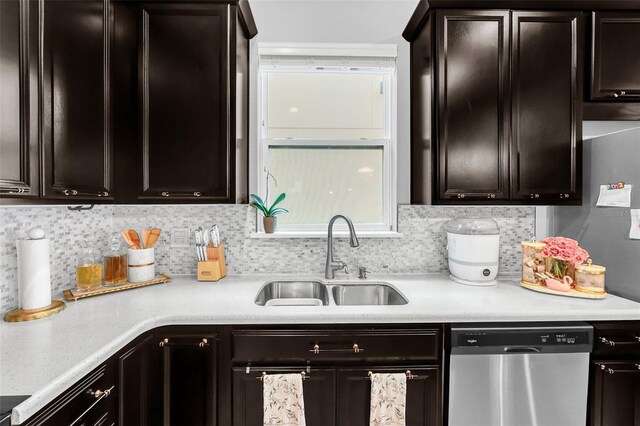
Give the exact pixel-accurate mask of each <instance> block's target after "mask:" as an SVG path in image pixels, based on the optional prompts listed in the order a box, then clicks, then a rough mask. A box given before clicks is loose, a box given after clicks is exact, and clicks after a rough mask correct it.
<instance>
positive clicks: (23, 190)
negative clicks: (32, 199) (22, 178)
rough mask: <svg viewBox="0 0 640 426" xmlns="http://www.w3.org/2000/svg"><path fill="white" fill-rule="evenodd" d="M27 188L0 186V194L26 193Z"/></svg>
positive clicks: (27, 191)
mask: <svg viewBox="0 0 640 426" xmlns="http://www.w3.org/2000/svg"><path fill="white" fill-rule="evenodd" d="M29 192H30V190H29V188H18V187H15V188H0V194H28V193H29Z"/></svg>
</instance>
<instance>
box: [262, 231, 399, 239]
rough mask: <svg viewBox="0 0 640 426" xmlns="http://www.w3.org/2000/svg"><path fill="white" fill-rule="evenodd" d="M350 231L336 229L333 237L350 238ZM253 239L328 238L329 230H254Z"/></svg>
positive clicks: (374, 234) (388, 234) (382, 234)
mask: <svg viewBox="0 0 640 426" xmlns="http://www.w3.org/2000/svg"><path fill="white" fill-rule="evenodd" d="M357 235H358V238H402V237H404V235H403V234H401V233H400V232H396V231H361V232H358V233H357ZM348 237H349V232H347V231H334V232H333V238H348ZM250 238H251V239H265V240H269V239H297V238H312V239H314V238H315V239H324V240H326V239H327V231H303V232H287V231H276V232H275V233H273V234H267V233H265V232H252V233H251V235H250Z"/></svg>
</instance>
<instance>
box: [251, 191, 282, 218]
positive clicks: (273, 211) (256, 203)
mask: <svg viewBox="0 0 640 426" xmlns="http://www.w3.org/2000/svg"><path fill="white" fill-rule="evenodd" d="M285 197H286V194H285V193H284V192H283V193H281V194H280V195H278V198H276V200H275V201H274V202H273V204H271V207H267V206H268V204H267V203H266V202H265V201H263V200H262V198H260V197H259V196H257V195H256V194H251V198H252V199H253V201H252V202H250V203H249V205H250V206H251V207H254V208H255V209H256V210H258V211H260V212H261V213H262V214H263V215H264V217H273V216H276V215H279V214H281V213H289V210H287V209H285V208H283V207H276V206H277V205H278V204H280V203H281V202H282V201H283V200H284V199H285Z"/></svg>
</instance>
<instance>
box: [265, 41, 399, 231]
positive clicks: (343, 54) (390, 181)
mask: <svg viewBox="0 0 640 426" xmlns="http://www.w3.org/2000/svg"><path fill="white" fill-rule="evenodd" d="M264 56H271V57H273V56H275V57H291V59H301V60H303V59H305V58H307V59H309V62H310V63H312V62H313V60H312V58H317V57H324V58H327V57H328V58H336V60H337V62H341V61H342V60H343V62H344V65H342V66H340V65H338V66H335V67H334V66H328V67H325V69H326V70H327V71H331V70H334V69H335V70H336V71H340V72H358V73H375V74H383V75H384V87H385V95H386V99H385V131H386V134H385V136H386V138H384V139H360V140H358V139H343V140H340V139H331V140H310V139H297V140H292V139H280V138H274V139H269V138H267V137H266V123H267V78H268V73H273V72H317V71H316V69H315V66H313V65H306V66H304V65H302V66H301V65H288V64H282V65H277V66H274V65H270V64H265V63H263V62H262V61H261V60H260V59H261V58H262V57H264ZM357 58H369V59H370V58H380V59H381V60H386V61H387V62H385V66H380V67H375V66H374V67H371V66H366V67H353V66H350V65H349V60H357ZM396 58H397V46H396V45H395V44H393V45H390V44H343V43H313V44H307V43H264V42H261V43H258V78H257V106H258V107H257V122H256V124H257V128H256V134H257V145H258V146H257V172H258V179H257V184H258V194H259V195H263V194H264V193H265V191H266V186H267V170H268V150H269V147H270V146H291V145H294V146H302V144H300V143H295V142H294V141H300V140H304V146H308V147H313V146H340V143H341V142H343V143H344V145H345V147H349V146H376V147H377V146H381V147H382V149H383V169H384V170H383V208H384V212H383V218H384V222H383V223H380V224H364V223H354V225H355V227H356V230H357V231H358V232H359V233H360V234H361V235H363V236H367V235H369V236H391V235H387V234H397V160H396V159H397V69H396V66H395V61H396ZM389 59H392V60H393V66H391V67H390V66H389V65H386V64H388V62H389ZM372 62H373V61H372ZM353 68H358V69H357V70H356V69H353ZM270 198H272V197H270ZM285 204H286V203H285ZM283 206H284V207H286V205H283ZM256 213H257V212H256ZM326 226H327V224H298V225H288V226H286V225H278V232H277V233H276V234H273V235H274V236H278V235H282V236H289V237H296V236H298V237H304V236H308V237H313V236H326V235H325V234H326ZM335 230H336V231H337V232H338V233H341V232H346V231H347V227H346V224H344V223H343V222H342V221H339V222H336V224H335ZM256 231H257V232H258V234H263V233H264V230H263V226H262V220H256Z"/></svg>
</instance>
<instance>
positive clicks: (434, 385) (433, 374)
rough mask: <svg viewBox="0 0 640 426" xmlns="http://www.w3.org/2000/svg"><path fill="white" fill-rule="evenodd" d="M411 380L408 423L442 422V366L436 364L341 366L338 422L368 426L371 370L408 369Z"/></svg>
mask: <svg viewBox="0 0 640 426" xmlns="http://www.w3.org/2000/svg"><path fill="white" fill-rule="evenodd" d="M407 370H410V371H411V373H412V374H413V375H414V378H413V379H408V380H407V402H406V413H405V415H406V424H407V425H411V426H435V425H438V424H440V423H441V421H442V420H441V409H440V395H439V391H438V387H439V382H440V379H439V369H438V367H437V366H433V367H376V368H368V369H364V368H354V369H340V370H338V371H337V373H336V374H337V375H336V377H337V389H338V390H337V400H338V422H337V424H338V426H360V425H362V426H368V425H369V411H370V402H371V381H370V380H369V376H368V372H369V371H371V372H374V373H383V372H384V373H404V372H406V371H407Z"/></svg>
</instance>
